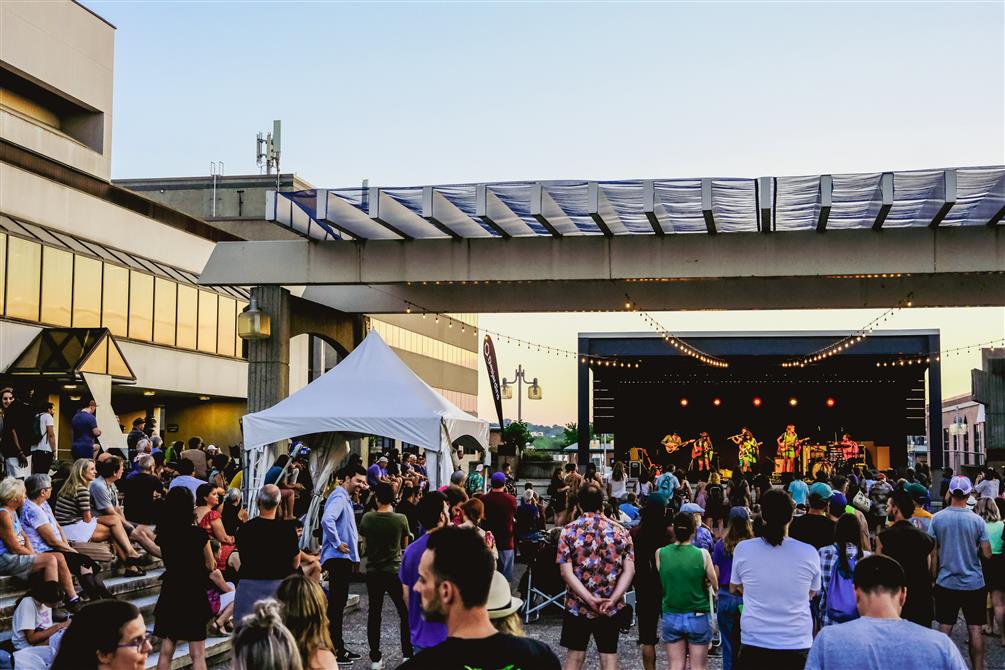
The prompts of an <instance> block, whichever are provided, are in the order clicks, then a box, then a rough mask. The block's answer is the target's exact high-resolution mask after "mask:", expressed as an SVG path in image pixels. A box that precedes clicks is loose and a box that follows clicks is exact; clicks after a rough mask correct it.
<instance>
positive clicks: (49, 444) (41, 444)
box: [31, 402, 56, 475]
mask: <svg viewBox="0 0 1005 670" xmlns="http://www.w3.org/2000/svg"><path fill="white" fill-rule="evenodd" d="M55 411H56V406H55V405H53V404H52V403H51V402H50V403H46V408H45V411H44V412H40V413H39V414H37V415H36V416H35V421H37V422H38V432H39V433H40V434H41V435H42V439H40V440H39V441H38V444H34V445H32V447H31V474H33V475H37V474H42V475H47V474H49V468H51V467H52V456H53V452H54V451H55V449H54V447H55V445H56V422H55V421H54V420H53V418H52V415H53V413H54V412H55Z"/></svg>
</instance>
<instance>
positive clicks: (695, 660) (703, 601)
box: [656, 512, 716, 670]
mask: <svg viewBox="0 0 1005 670" xmlns="http://www.w3.org/2000/svg"><path fill="white" fill-rule="evenodd" d="M673 531H674V537H676V538H677V541H676V542H675V543H674V544H668V545H667V546H665V547H663V548H662V549H659V550H658V551H657V552H656V569H657V571H658V572H659V580H660V586H662V587H663V617H662V620H661V622H660V632H661V634H662V637H663V642H664V643H665V644H666V650H667V658H669V659H670V670H684V668H685V666H686V665H687V659H688V656H690V657H691V669H692V670H705V667H706V663H707V661H708V643H709V642H711V640H712V624H711V618H712V617H713V616H715V613H714V612H712V611H711V610H710V607H709V595H708V593H709V592H708V585H709V584H714V583H715V581H716V579H715V568H714V567H713V566H712V557H711V556H710V555H709V553H708V552H707V551H706V550H704V549H700V548H698V547H695V546H694V545H692V544H691V539H692V538H693V537H694V531H695V525H694V515H692V514H686V513H684V512H681V513H679V514H677V516H675V517H674V520H673Z"/></svg>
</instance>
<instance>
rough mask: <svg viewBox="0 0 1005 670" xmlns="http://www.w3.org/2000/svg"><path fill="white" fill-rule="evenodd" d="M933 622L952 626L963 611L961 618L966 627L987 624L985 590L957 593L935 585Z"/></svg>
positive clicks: (954, 590)
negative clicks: (964, 621)
mask: <svg viewBox="0 0 1005 670" xmlns="http://www.w3.org/2000/svg"><path fill="white" fill-rule="evenodd" d="M934 595H935V620H936V621H938V622H939V623H940V624H942V625H944V626H952V625H954V624H955V623H956V619H957V618H958V617H959V614H960V610H963V618H964V619H965V620H966V622H967V625H968V626H983V625H984V624H985V623H987V612H986V608H987V600H988V591H987V589H984V588H980V589H974V590H972V591H958V590H956V589H947V588H944V587H942V586H939V585H938V584H936V585H935V590H934Z"/></svg>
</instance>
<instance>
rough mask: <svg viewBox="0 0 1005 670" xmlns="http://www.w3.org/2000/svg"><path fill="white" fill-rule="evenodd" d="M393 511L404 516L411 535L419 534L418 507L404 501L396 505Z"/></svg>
mask: <svg viewBox="0 0 1005 670" xmlns="http://www.w3.org/2000/svg"><path fill="white" fill-rule="evenodd" d="M394 511H395V512H397V513H398V514H404V515H405V518H406V519H408V527H409V529H410V530H411V532H412V535H413V536H416V535H417V534H418V532H419V506H418V505H416V504H415V503H412V502H409V501H408V500H407V499H405V500H402V501H401V502H400V503H398V507H397V508H396V509H395V510H394Z"/></svg>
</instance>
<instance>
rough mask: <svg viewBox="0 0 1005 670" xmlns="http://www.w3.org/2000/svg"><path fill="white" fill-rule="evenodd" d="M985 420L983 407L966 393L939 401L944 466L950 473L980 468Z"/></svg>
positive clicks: (985, 456)
mask: <svg viewBox="0 0 1005 670" xmlns="http://www.w3.org/2000/svg"><path fill="white" fill-rule="evenodd" d="M985 417H986V415H985V408H984V405H982V404H981V403H979V402H976V401H975V400H974V399H973V397H972V396H971V395H970V394H969V393H968V394H966V395H959V396H954V397H952V398H946V399H945V400H943V401H942V425H943V426H944V427H943V429H942V449H943V454H944V463H945V464H946V467H949V468H952V469H953V472H960V471H961V469H962V470H964V471H965V470H966V469H968V468H976V467H979V466H982V465H984V463H985V460H986V459H987V440H986V439H985V435H986V432H985V431H986V418H985ZM933 446H934V445H933Z"/></svg>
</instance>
